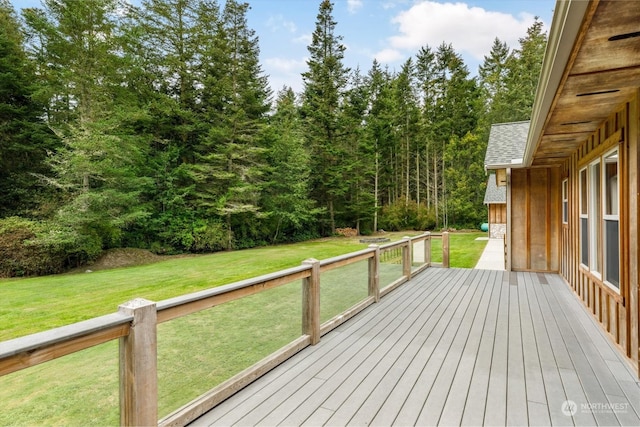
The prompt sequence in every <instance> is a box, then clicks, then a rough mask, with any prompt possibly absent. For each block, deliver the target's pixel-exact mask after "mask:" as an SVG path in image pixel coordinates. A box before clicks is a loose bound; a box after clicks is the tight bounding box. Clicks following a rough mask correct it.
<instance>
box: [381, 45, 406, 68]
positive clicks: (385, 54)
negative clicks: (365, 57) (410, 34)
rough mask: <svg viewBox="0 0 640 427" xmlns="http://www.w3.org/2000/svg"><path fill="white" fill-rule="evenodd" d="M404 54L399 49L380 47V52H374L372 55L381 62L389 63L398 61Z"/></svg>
mask: <svg viewBox="0 0 640 427" xmlns="http://www.w3.org/2000/svg"><path fill="white" fill-rule="evenodd" d="M405 56H406V55H405V54H403V53H402V52H401V51H399V50H397V49H389V48H387V49H382V50H381V51H380V52H377V53H376V54H374V55H373V57H374V58H375V59H377V60H378V62H380V63H382V64H389V63H392V62H396V61H399V60H401V59H403V58H405Z"/></svg>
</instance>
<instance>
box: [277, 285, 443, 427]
mask: <svg viewBox="0 0 640 427" xmlns="http://www.w3.org/2000/svg"><path fill="white" fill-rule="evenodd" d="M431 278H432V279H434V280H435V281H437V282H438V284H437V287H438V289H439V290H438V292H434V291H433V289H432V290H431V293H430V295H429V298H419V297H416V296H415V295H413V296H411V298H408V299H407V300H406V301H405V303H404V304H398V305H397V307H396V311H398V313H395V314H393V313H392V316H401V315H404V314H405V313H406V311H407V307H411V306H412V305H416V304H418V305H417V309H416V310H414V311H413V312H414V313H415V314H416V316H418V317H420V310H423V309H424V310H427V309H428V307H430V306H431V305H436V306H437V305H439V304H441V301H442V300H444V301H446V300H447V299H449V298H452V297H453V295H452V293H451V292H449V289H447V284H448V283H449V281H450V280H451V279H444V280H440V278H439V276H438V275H435V276H431ZM434 311H435V312H436V313H437V308H436V309H435V310H434ZM438 319H439V316H434V322H435V321H437V320H438ZM380 323H381V325H380V327H382V328H385V329H386V328H388V326H387V325H386V324H384V322H380ZM325 370H328V371H330V372H329V373H327V374H322V373H321V375H328V374H331V373H333V374H336V372H335V370H331V368H330V367H329V368H325ZM335 378H336V381H337V384H338V385H337V386H336V382H333V383H328V384H327V385H326V387H323V388H322V389H320V390H318V392H317V393H315V394H314V395H313V396H312V397H311V398H309V399H308V402H305V404H303V405H301V406H300V407H298V408H296V410H295V411H294V412H292V413H291V414H288V415H287V417H286V418H285V419H284V420H283V423H284V424H285V425H298V424H301V423H302V422H304V421H305V420H306V419H307V417H309V416H310V415H311V414H312V413H313V411H315V410H316V409H317V408H319V407H322V408H323V409H325V410H329V411H331V414H333V412H332V409H331V408H328V407H327V406H326V405H325V401H326V399H328V398H329V397H331V396H332V394H333V393H334V392H335V390H336V387H339V386H340V382H339V380H341V379H342V378H344V377H343V376H340V374H339V373H338V374H337V375H335ZM324 412H325V413H328V412H326V411H324Z"/></svg>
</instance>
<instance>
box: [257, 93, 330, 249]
mask: <svg viewBox="0 0 640 427" xmlns="http://www.w3.org/2000/svg"><path fill="white" fill-rule="evenodd" d="M269 134H270V138H268V139H267V141H268V147H267V148H268V151H267V153H268V154H267V159H268V164H269V169H268V173H267V174H266V179H265V181H266V182H265V186H264V194H263V202H262V207H263V210H264V212H265V213H266V216H267V223H268V224H269V231H270V235H271V236H270V237H271V241H272V242H273V243H276V242H278V241H286V240H288V239H294V240H295V239H297V238H298V236H301V237H302V236H304V237H308V236H313V235H314V224H313V222H314V220H315V218H316V217H317V215H319V214H320V213H321V209H318V208H315V207H314V202H313V200H311V199H310V198H309V181H310V177H311V157H310V155H309V152H308V150H307V149H306V148H305V145H304V129H303V126H302V121H301V119H300V115H299V112H298V108H297V107H296V96H295V94H294V93H293V90H292V89H291V88H289V87H285V88H283V89H282V90H281V91H280V92H279V93H278V96H277V99H276V111H275V113H274V115H273V117H272V118H271V120H270V124H269Z"/></svg>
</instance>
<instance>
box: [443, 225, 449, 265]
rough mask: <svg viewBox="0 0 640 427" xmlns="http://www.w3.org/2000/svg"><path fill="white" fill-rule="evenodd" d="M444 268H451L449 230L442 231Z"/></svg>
mask: <svg viewBox="0 0 640 427" xmlns="http://www.w3.org/2000/svg"><path fill="white" fill-rule="evenodd" d="M442 268H449V232H448V231H444V232H443V233H442Z"/></svg>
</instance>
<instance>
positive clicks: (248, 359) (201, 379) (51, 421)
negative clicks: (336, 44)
mask: <svg viewBox="0 0 640 427" xmlns="http://www.w3.org/2000/svg"><path fill="white" fill-rule="evenodd" d="M402 235H403V234H398V235H395V236H394V237H395V238H399V237H402ZM481 235H484V233H471V234H452V235H451V245H450V246H451V264H452V266H453V267H473V265H475V262H476V261H477V259H478V258H479V256H480V254H481V252H482V249H483V248H484V245H485V244H486V242H484V241H481V242H478V241H475V238H476V237H478V236H481ZM437 242H438V240H437V239H435V240H434V244H433V252H434V254H433V257H434V261H437V259H438V257H439V256H441V254H440V253H439V251H440V249H439V245H438V244H437ZM365 246H366V245H364V244H361V243H359V242H358V239H345V238H336V239H322V240H318V241H313V242H305V243H300V244H295V245H284V246H277V247H267V248H258V249H251V250H245V251H237V252H225V253H217V254H213V255H207V256H196V257H187V258H180V259H172V260H169V261H163V262H160V263H156V264H152V265H145V266H140V267H132V268H125V269H115V270H106V271H97V272H93V273H86V274H68V275H60V276H49V277H41V278H32V279H17V280H15V279H14V280H2V281H0V292H1V293H2V302H3V304H2V308H0V310H1V311H0V334H2V335H0V337H1V338H0V340H5V339H9V338H12V337H16V336H21V335H24V334H28V333H32V332H36V331H40V330H44V329H47V328H52V327H55V326H60V325H63V324H68V323H72V322H76V321H79V320H83V319H87V318H90V317H94V316H98V315H102V314H106V313H111V312H114V311H115V310H116V309H117V306H118V304H120V303H122V302H124V301H127V300H129V299H131V298H134V297H144V298H148V299H151V300H154V301H159V300H162V299H165V298H169V297H172V296H176V295H181V294H185V293H188V292H193V291H196V290H200V289H204V288H209V287H213V286H219V285H222V284H226V283H230V282H233V281H237V280H241V279H243V278H247V277H253V276H257V275H260V274H264V273H267V272H271V271H276V270H280V269H283V268H287V267H291V266H295V265H299V264H300V262H301V261H302V260H304V259H306V258H310V257H314V258H317V259H324V258H328V257H331V256H335V255H338V254H342V253H347V252H351V251H354V250H358V249H362V248H363V247H365ZM468 253H471V254H468ZM400 275H401V267H399V265H398V264H393V263H385V264H383V265H382V266H381V278H382V285H381V286H384V285H386V284H388V283H390V282H391V281H393V280H394V279H395V278H397V277H399V276H400ZM321 293H322V298H321V304H322V305H321V316H322V321H325V320H328V319H330V318H331V317H332V316H334V315H336V314H339V313H340V312H342V311H343V310H344V309H346V308H348V307H350V306H352V305H353V304H355V303H356V302H358V301H360V300H362V299H363V298H364V297H365V296H366V295H367V263H366V262H358V263H356V264H352V265H349V266H346V267H342V268H339V269H336V270H332V271H330V272H327V273H325V274H323V276H322V281H321ZM300 301H301V286H300V283H299V282H297V283H291V284H288V285H285V286H281V287H279V288H276V289H272V290H269V291H267V292H263V293H260V294H257V295H254V296H251V297H248V298H244V299H242V300H238V301H234V302H232V303H229V304H225V305H222V306H218V307H215V308H214V309H211V310H206V311H202V312H199V313H196V314H193V315H190V316H186V317H183V318H179V319H175V320H173V321H170V322H167V323H163V324H161V325H159V327H158V377H159V406H160V416H164V415H166V414H168V413H170V412H172V411H173V410H175V409H177V408H178V407H180V406H181V405H183V404H185V403H187V402H188V401H190V400H192V399H193V398H195V397H197V396H199V395H200V394H202V393H204V392H205V391H207V390H209V389H210V388H212V387H213V386H215V385H216V384H218V383H220V382H221V381H224V380H225V379H227V378H229V377H230V376H232V375H233V374H235V373H237V372H239V371H240V370H242V369H244V368H245V367H247V366H250V365H251V364H253V363H255V362H257V361H258V360H260V359H262V358H263V357H265V356H267V355H268V354H270V353H272V352H273V351H275V350H277V349H278V348H280V347H282V346H283V345H285V344H287V343H289V342H290V341H292V340H293V339H295V338H296V337H298V336H300V333H301V320H300V319H301V306H300ZM117 361H118V349H117V343H116V342H110V343H107V344H103V345H101V346H98V347H94V348H91V349H88V350H84V351H83V352H80V353H76V354H72V355H69V356H65V357H63V358H60V359H57V360H54V361H52V362H49V363H45V364H43V365H38V366H36V367H33V368H30V369H27V370H24V371H20V372H16V373H13V374H11V375H7V376H4V377H0V401H1V402H3V409H2V411H0V425H3V426H4V425H44V424H46V425H85V424H91V425H96V424H97V425H116V424H118V366H117V364H118V362H117Z"/></svg>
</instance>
